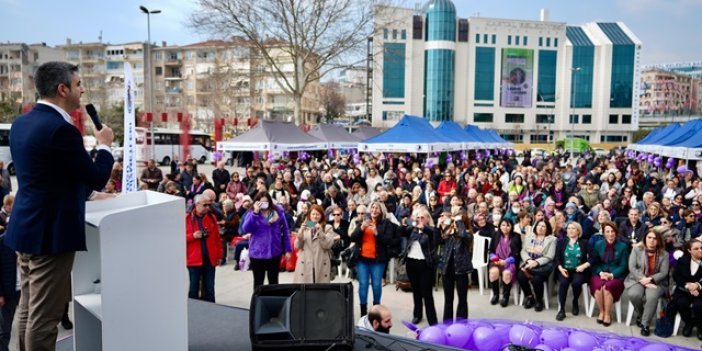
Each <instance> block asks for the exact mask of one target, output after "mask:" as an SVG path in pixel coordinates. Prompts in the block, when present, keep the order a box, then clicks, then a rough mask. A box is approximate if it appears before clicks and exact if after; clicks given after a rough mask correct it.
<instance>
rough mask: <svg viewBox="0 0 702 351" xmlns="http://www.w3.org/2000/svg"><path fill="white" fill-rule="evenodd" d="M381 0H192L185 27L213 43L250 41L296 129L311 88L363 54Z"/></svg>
mask: <svg viewBox="0 0 702 351" xmlns="http://www.w3.org/2000/svg"><path fill="white" fill-rule="evenodd" d="M379 1H382V0H257V1H251V0H197V1H196V3H197V5H198V9H197V10H196V11H195V12H194V13H193V14H192V15H191V16H190V25H191V26H192V27H193V28H194V29H195V30H198V31H200V32H204V33H207V34H210V35H214V36H218V37H222V36H223V37H232V36H236V35H241V36H243V37H245V38H246V39H248V40H249V41H251V43H252V44H253V46H254V48H255V49H256V51H257V52H259V53H260V54H261V56H262V57H263V59H264V60H265V62H266V64H267V65H268V67H270V69H271V70H272V72H273V73H274V77H275V81H276V83H277V84H278V85H279V86H280V87H281V89H283V90H284V91H286V92H287V93H288V94H290V95H291V96H292V98H293V101H294V103H295V109H294V118H295V122H296V123H298V124H300V123H301V122H302V120H301V107H302V96H303V95H304V93H305V91H306V89H307V87H308V84H309V83H310V82H314V81H318V80H319V79H320V78H321V77H322V76H324V75H325V74H326V73H328V72H329V71H331V70H334V69H338V68H341V67H346V66H349V65H350V64H352V63H348V62H343V61H344V60H347V59H348V58H349V57H354V56H358V57H362V56H363V55H357V54H358V53H360V52H362V50H364V49H365V44H366V40H367V38H368V36H369V35H371V33H372V31H373V10H374V5H375V4H377V3H378V2H379Z"/></svg>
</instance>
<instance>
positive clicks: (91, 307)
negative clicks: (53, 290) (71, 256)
mask: <svg viewBox="0 0 702 351" xmlns="http://www.w3.org/2000/svg"><path fill="white" fill-rule="evenodd" d="M85 217H86V225H85V227H86V228H85V229H86V240H87V245H88V251H87V252H78V253H76V258H75V263H74V265H73V297H74V308H73V309H74V325H75V330H74V338H73V349H74V350H75V351H97V350H104V351H113V350H120V351H122V350H131V351H136V350H169V351H176V350H178V351H180V350H182V351H185V350H187V349H188V309H187V308H188V284H189V282H188V274H187V270H186V265H185V219H184V218H185V201H184V200H183V198H180V197H175V196H170V195H165V194H161V193H157V192H152V191H140V192H136V193H130V194H123V195H121V196H119V197H117V198H115V199H110V200H103V201H91V202H88V203H87V204H86V216H85ZM97 281H99V284H96V283H95V282H97Z"/></svg>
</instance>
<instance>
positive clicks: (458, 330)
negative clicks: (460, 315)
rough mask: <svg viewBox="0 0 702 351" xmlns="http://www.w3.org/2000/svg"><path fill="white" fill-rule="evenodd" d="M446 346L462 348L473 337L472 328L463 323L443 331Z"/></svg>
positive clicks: (455, 324)
mask: <svg viewBox="0 0 702 351" xmlns="http://www.w3.org/2000/svg"><path fill="white" fill-rule="evenodd" d="M444 336H445V337H446V345H449V346H453V347H458V348H462V347H464V346H466V344H468V341H469V340H470V338H472V337H473V328H472V327H471V326H469V325H467V324H463V323H453V324H451V325H450V326H448V328H446V330H444Z"/></svg>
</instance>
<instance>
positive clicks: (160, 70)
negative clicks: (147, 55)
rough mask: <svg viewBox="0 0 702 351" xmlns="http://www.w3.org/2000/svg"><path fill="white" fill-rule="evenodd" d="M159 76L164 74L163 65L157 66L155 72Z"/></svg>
mask: <svg viewBox="0 0 702 351" xmlns="http://www.w3.org/2000/svg"><path fill="white" fill-rule="evenodd" d="M154 74H156V75H157V76H160V75H162V74H163V67H156V72H155V73H154Z"/></svg>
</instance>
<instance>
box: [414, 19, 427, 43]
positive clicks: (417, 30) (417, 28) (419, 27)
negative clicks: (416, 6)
mask: <svg viewBox="0 0 702 351" xmlns="http://www.w3.org/2000/svg"><path fill="white" fill-rule="evenodd" d="M423 20H424V19H423V18H422V16H412V39H416V40H419V39H423V38H424V24H423V23H422V21H423Z"/></svg>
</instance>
